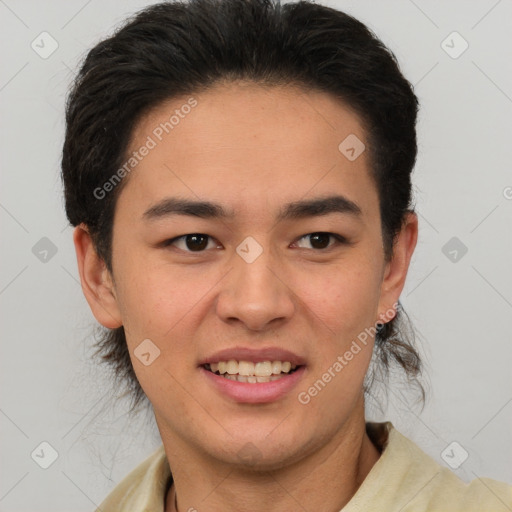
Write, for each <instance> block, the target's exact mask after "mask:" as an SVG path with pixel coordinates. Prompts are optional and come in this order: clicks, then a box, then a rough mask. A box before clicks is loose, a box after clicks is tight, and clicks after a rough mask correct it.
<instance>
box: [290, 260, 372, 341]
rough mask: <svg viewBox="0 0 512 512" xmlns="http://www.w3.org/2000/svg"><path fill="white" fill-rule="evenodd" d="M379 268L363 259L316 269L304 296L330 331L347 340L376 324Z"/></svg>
mask: <svg viewBox="0 0 512 512" xmlns="http://www.w3.org/2000/svg"><path fill="white" fill-rule="evenodd" d="M379 277H380V276H379V272H378V268H377V267H375V266H372V265H369V264H368V263H367V262H364V261H362V260H360V262H359V263H351V264H349V262H344V264H342V265H339V266H336V267H332V266H331V267H330V268H328V269H327V268H326V269H325V271H320V272H312V273H310V274H309V276H308V278H307V279H304V280H303V282H302V283H301V284H300V290H301V292H300V296H301V297H302V298H303V300H304V302H305V304H306V306H307V307H308V309H310V310H311V311H312V312H313V313H314V316H315V317H316V318H317V319H318V323H319V324H320V325H322V324H323V325H324V327H325V330H326V332H330V333H331V336H332V335H336V336H337V340H338V341H339V342H342V343H345V342H347V341H348V340H349V339H352V338H353V337H355V336H357V335H358V334H359V332H361V330H364V328H365V327H369V326H370V325H373V324H374V322H375V319H376V315H377V309H378V302H379V297H380V281H379Z"/></svg>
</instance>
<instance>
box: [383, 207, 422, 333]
mask: <svg viewBox="0 0 512 512" xmlns="http://www.w3.org/2000/svg"><path fill="white" fill-rule="evenodd" d="M417 240H418V217H417V215H416V214H415V213H414V212H408V213H407V214H406V217H405V219H404V223H403V225H402V228H401V230H400V232H399V233H398V234H397V237H396V239H395V243H394V246H393V254H392V257H391V260H390V261H388V262H387V263H386V266H385V268H384V274H383V281H382V285H381V295H380V301H379V317H380V318H379V320H378V321H382V322H384V323H387V322H389V321H390V320H391V319H392V318H393V317H394V316H395V315H396V304H397V303H398V299H399V298H400V294H401V293H402V290H403V288H404V284H405V278H406V277H407V271H408V270H409V264H410V262H411V258H412V254H413V252H414V249H415V247H416V242H417ZM392 310H394V311H395V314H394V315H393V314H391V316H390V311H392Z"/></svg>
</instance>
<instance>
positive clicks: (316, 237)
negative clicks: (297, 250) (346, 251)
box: [310, 233, 330, 249]
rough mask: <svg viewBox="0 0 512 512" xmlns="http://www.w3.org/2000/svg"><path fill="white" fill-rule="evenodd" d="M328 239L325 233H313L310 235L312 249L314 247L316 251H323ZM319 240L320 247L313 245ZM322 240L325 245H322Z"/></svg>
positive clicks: (328, 236)
mask: <svg viewBox="0 0 512 512" xmlns="http://www.w3.org/2000/svg"><path fill="white" fill-rule="evenodd" d="M329 238H330V235H328V234H327V233H313V234H312V235H310V241H311V245H312V246H313V247H315V248H316V249H325V248H326V247H328V246H329ZM319 239H320V244H319V245H320V247H318V246H317V245H315V240H316V241H318V240H319ZM322 240H323V242H325V243H322Z"/></svg>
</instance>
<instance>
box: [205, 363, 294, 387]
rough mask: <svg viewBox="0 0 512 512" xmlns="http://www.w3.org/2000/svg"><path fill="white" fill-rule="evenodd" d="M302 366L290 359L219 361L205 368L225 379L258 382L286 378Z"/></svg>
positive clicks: (206, 365) (208, 364)
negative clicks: (292, 362)
mask: <svg viewBox="0 0 512 512" xmlns="http://www.w3.org/2000/svg"><path fill="white" fill-rule="evenodd" d="M301 367H302V366H300V365H299V366H297V365H295V364H291V363H290V362H289V361H261V362H258V363H253V362H251V361H235V360H230V361H219V362H218V363H207V364H205V365H203V368H205V369H206V370H208V371H210V372H212V373H214V374H215V375H219V376H220V377H223V378H225V379H229V380H233V381H238V382H247V383H249V384H257V383H262V382H273V381H276V380H280V379H283V378H286V377H287V376H289V375H291V374H292V373H294V372H296V371H297V370H298V369H299V368H301Z"/></svg>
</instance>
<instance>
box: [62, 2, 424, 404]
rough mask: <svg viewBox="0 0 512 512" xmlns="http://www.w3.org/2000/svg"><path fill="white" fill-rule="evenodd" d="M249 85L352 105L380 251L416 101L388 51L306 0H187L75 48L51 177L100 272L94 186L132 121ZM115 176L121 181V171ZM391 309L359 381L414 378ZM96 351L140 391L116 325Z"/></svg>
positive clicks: (406, 176) (103, 213)
mask: <svg viewBox="0 0 512 512" xmlns="http://www.w3.org/2000/svg"><path fill="white" fill-rule="evenodd" d="M238 79H243V80H249V81H252V82H255V83H259V84H264V85H290V84H293V85H297V86H300V87H305V88H307V89H312V90H317V91H323V92H325V93H327V94H329V95H332V96H333V97H336V98H339V99H340V100H342V101H344V102H345V103H346V104H348V105H349V106H350V107H351V108H353V109H354V110H355V111H356V112H357V113H358V115H359V116H360V119H361V121H362V123H363V125H364V126H365V130H366V135H367V142H368V149H369V151H370V160H371V162H372V165H371V173H372V175H373V178H374V180H375V183H376V186H377V190H378V194H379V200H380V212H381V219H382V235H383V240H384V247H385V253H386V258H388V259H389V258H390V257H391V255H392V253H393V242H394V240H395V238H396V234H397V233H398V232H399V230H400V228H401V226H402V223H403V221H404V218H405V215H406V213H407V212H408V211H411V210H412V205H411V201H412V198H411V196H412V194H411V172H412V169H413V167H414V163H415V159H416V153H417V145H416V129H415V125H416V116H417V111H418V101H417V98H416V96H415V94H414V92H413V88H412V86H411V84H410V83H409V82H408V81H407V80H406V79H405V78H404V77H403V75H402V73H401V72H400V69H399V66H398V63H397V61H396V58H395V56H394V55H393V53H392V52H391V51H390V50H389V49H387V48H386V47H385V46H384V44H383V43H382V42H381V41H380V40H379V39H378V38H377V37H376V36H375V35H374V34H373V33H372V32H371V31H370V30H369V29H368V28H367V27H366V26H365V25H364V24H363V23H361V22H360V21H358V20H356V19H354V18H353V17H351V16H349V15H347V14H345V13H343V12H340V11H338V10H335V9H332V8H329V7H326V6H322V5H317V4H315V3H312V2H309V1H299V2H295V3H285V4H280V3H279V2H275V1H273V0H191V1H189V2H181V1H174V2H169V3H162V4H156V5H152V6H149V7H147V8H145V9H143V10H142V11H140V12H139V13H137V14H136V15H135V16H134V17H133V18H131V19H129V20H128V21H127V22H126V23H125V24H124V25H123V26H122V27H121V28H119V29H118V30H117V31H116V32H115V34H114V35H113V36H112V37H109V38H107V39H105V40H103V41H101V42H100V43H98V44H97V45H96V46H95V47H94V48H92V49H91V50H90V51H89V53H88V54H87V56H86V58H85V60H84V62H83V63H82V66H81V69H80V70H79V72H78V75H77V77H76V79H75V82H74V84H73V86H72V88H71V90H70V93H69V95H68V99H67V104H66V135H65V141H64V147H63V155H62V178H63V182H64V190H65V205H66V213H67V216H68V219H69V221H70V223H71V224H72V225H73V226H77V225H79V224H80V223H84V224H86V225H87V226H88V229H89V231H90V233H91V236H92V238H93V241H94V244H95V247H96V249H97V251H98V254H99V255H100V256H101V257H102V258H103V259H104V261H105V263H106V265H107V267H108V268H109V269H110V270H112V260H111V253H112V251H111V249H112V248H111V242H112V226H113V214H114V208H115V204H116V200H117V197H118V196H119V193H120V191H121V190H122V185H123V182H121V183H120V185H119V186H117V187H114V189H113V190H112V191H111V192H110V193H108V194H104V195H103V194H102V197H98V194H97V193H95V191H97V190H98V187H102V185H103V184H104V183H105V182H106V181H107V180H108V179H109V178H110V177H112V176H113V175H114V174H116V171H117V170H118V169H119V168H120V166H122V165H123V162H124V161H125V155H126V151H127V148H128V145H129V142H130V136H131V134H132V133H133V130H134V127H135V126H136V124H137V122H138V120H140V118H141V116H142V115H144V114H145V113H147V112H148V111H149V110H150V109H152V108H155V107H156V106H158V105H159V104H160V103H162V102H163V101H165V100H168V99H170V98H173V97H176V96H178V95H184V94H192V93H196V92H199V91H201V90H206V89H208V88H210V87H212V86H214V85H215V84H216V83H219V82H221V81H230V80H238ZM125 179H126V178H125ZM406 323H407V322H406V317H404V314H403V311H402V310H401V308H399V311H398V315H397V316H396V317H395V318H394V319H393V320H391V321H390V322H388V323H386V324H384V325H383V326H382V328H381V329H380V330H379V331H378V332H377V334H376V345H375V353H374V357H376V358H377V360H378V363H379V366H378V368H373V369H372V370H371V375H369V377H370V379H369V380H368V383H367V385H366V391H369V386H370V384H369V383H370V381H371V380H372V379H374V378H375V377H376V376H377V375H381V377H382V378H385V376H386V375H387V373H388V372H389V369H390V367H391V365H392V364H397V365H398V366H399V367H400V368H402V369H403V370H405V372H406V375H407V376H408V378H409V380H410V381H411V382H416V383H417V384H418V385H419V389H420V390H421V394H422V399H424V391H423V388H422V386H421V384H419V383H418V379H417V377H418V376H419V374H420V371H421V361H420V357H419V354H418V352H417V351H416V349H415V348H414V345H413V341H414V340H413V331H412V330H411V329H409V332H408V334H407V335H406V334H405V333H404V332H401V331H403V328H402V327H403V326H404V325H405V324H406ZM97 347H98V353H99V354H101V357H102V358H103V359H104V360H105V361H107V362H108V363H110V364H111V365H112V367H113V369H114V370H115V375H116V376H117V378H118V382H119V383H124V384H125V385H127V386H128V388H129V389H130V390H131V392H132V396H133V402H134V406H135V405H137V404H138V403H139V402H140V401H141V400H142V399H143V398H145V395H144V392H143V391H142V389H141V387H140V385H139V383H138V381H137V378H136V376H135V373H134V370H133V367H132V364H131V361H130V357H129V353H128V349H127V345H126V338H125V333H124V330H123V327H120V328H118V329H113V330H108V329H101V331H100V335H99V337H98V341H97Z"/></svg>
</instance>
